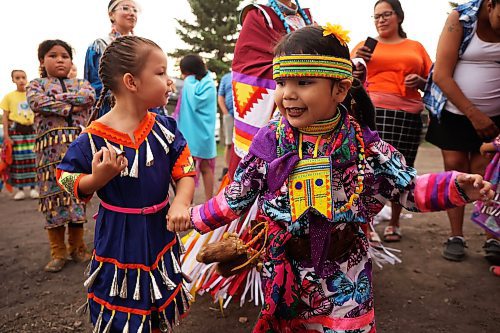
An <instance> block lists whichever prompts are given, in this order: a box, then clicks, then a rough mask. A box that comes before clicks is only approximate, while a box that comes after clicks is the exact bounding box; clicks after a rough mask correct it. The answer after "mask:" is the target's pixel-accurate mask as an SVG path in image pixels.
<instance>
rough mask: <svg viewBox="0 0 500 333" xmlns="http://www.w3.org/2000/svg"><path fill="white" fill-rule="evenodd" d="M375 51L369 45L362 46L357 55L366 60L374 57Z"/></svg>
mask: <svg viewBox="0 0 500 333" xmlns="http://www.w3.org/2000/svg"><path fill="white" fill-rule="evenodd" d="M372 54H373V51H372V50H370V48H369V47H368V46H362V47H360V48H359V49H357V50H356V57H357V58H363V59H364V60H365V61H366V62H368V61H370V60H371V59H372Z"/></svg>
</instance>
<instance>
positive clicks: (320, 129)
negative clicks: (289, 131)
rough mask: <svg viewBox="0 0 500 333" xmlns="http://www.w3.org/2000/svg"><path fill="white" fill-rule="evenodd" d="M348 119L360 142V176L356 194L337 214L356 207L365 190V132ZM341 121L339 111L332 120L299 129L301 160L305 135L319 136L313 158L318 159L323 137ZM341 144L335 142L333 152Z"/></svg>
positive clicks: (357, 163)
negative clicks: (355, 203) (356, 202)
mask: <svg viewBox="0 0 500 333" xmlns="http://www.w3.org/2000/svg"><path fill="white" fill-rule="evenodd" d="M348 117H349V118H350V119H349V122H350V123H351V124H352V125H353V126H354V130H355V133H356V134H355V136H356V140H357V142H358V159H357V161H356V165H357V169H358V175H357V179H356V187H355V189H354V193H353V194H352V195H351V196H350V197H349V200H347V202H346V203H345V204H344V205H342V206H340V207H336V208H335V209H334V211H335V213H336V214H338V213H345V212H347V211H349V210H350V209H351V208H352V206H353V205H354V202H355V201H356V200H358V199H359V196H360V195H361V193H362V192H363V189H364V185H363V181H364V178H365V168H366V158H365V143H364V140H363V132H362V130H361V126H359V124H358V123H357V122H356V121H355V120H354V119H353V118H352V117H351V116H349V115H348ZM340 119H341V113H340V111H337V114H336V115H335V116H334V117H333V118H332V119H329V120H322V121H318V122H316V123H315V124H313V125H310V126H307V127H304V128H301V129H299V147H298V153H299V158H300V159H302V135H303V134H312V135H318V139H317V140H316V144H315V147H314V154H313V158H316V157H317V154H318V147H319V142H320V141H321V137H322V135H324V134H326V133H329V132H331V131H332V130H334V129H335V128H336V127H337V125H338V124H339V122H340ZM340 144H341V142H339V140H335V143H334V147H333V150H335V149H337V148H339V147H340Z"/></svg>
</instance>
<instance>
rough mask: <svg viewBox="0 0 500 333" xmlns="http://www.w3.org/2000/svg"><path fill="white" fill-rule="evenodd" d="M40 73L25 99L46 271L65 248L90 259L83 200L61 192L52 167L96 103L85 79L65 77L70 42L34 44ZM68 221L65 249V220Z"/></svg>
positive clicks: (62, 258)
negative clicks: (31, 115)
mask: <svg viewBox="0 0 500 333" xmlns="http://www.w3.org/2000/svg"><path fill="white" fill-rule="evenodd" d="M38 60H39V61H40V73H41V78H39V79H35V80H33V81H31V82H30V83H29V85H28V88H27V98H28V102H29V105H30V107H31V109H32V110H33V111H34V112H35V128H36V131H37V132H36V133H37V139H36V147H35V151H36V162H37V180H38V184H39V188H40V204H39V209H40V211H41V212H42V213H43V214H44V215H45V222H46V223H45V229H47V232H48V236H49V241H50V249H51V251H50V252H51V260H50V261H49V263H48V264H47V265H46V266H45V271H47V272H59V271H60V270H61V269H62V268H63V267H64V265H65V262H66V258H67V250H68V251H69V255H70V256H71V258H72V259H73V260H74V261H75V262H83V261H87V260H88V259H89V254H88V253H87V247H86V245H85V242H84V241H83V223H85V222H86V216H85V204H84V203H83V202H82V201H79V200H75V199H74V197H71V196H70V195H68V194H67V193H65V192H64V191H63V190H62V189H61V188H60V187H59V186H58V185H57V182H56V167H57V164H59V162H60V161H61V160H62V157H63V156H64V154H65V153H66V150H67V149H68V146H69V145H70V143H71V142H73V141H74V140H75V139H76V138H77V136H78V135H79V134H80V132H81V130H82V127H83V125H85V123H86V122H87V120H88V118H89V115H90V109H91V107H92V105H93V103H94V100H95V98H94V96H95V95H94V89H93V88H92V87H91V86H90V83H89V82H88V81H86V80H80V79H68V74H69V72H70V70H71V65H72V61H73V52H72V49H71V47H70V46H69V45H68V44H67V43H66V42H64V41H62V40H58V39H56V40H46V41H44V42H42V43H41V44H40V45H39V47H38ZM66 224H67V225H68V249H66V244H65V240H64V238H65V230H66V228H65V225H66Z"/></svg>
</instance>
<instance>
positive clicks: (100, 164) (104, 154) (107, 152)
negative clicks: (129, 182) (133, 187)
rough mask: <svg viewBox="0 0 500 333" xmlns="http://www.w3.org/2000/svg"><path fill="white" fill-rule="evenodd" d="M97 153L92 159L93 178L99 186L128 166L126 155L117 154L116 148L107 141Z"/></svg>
mask: <svg viewBox="0 0 500 333" xmlns="http://www.w3.org/2000/svg"><path fill="white" fill-rule="evenodd" d="M106 146H107V148H106V147H102V148H101V150H99V151H98V152H97V153H95V155H94V158H93V159H92V178H93V181H94V182H95V183H94V184H97V185H98V186H99V187H102V186H104V185H106V184H107V183H108V182H109V181H110V180H111V179H113V178H115V177H116V176H118V175H119V174H120V172H122V171H123V170H124V169H125V168H126V167H127V166H128V160H127V158H126V157H125V156H124V155H119V156H117V154H116V150H115V148H113V146H112V145H111V144H110V143H106Z"/></svg>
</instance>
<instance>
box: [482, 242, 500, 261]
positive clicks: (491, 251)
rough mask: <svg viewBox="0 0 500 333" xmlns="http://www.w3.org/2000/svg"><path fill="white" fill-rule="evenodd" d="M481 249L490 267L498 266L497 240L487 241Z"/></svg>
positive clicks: (498, 244)
mask: <svg viewBox="0 0 500 333" xmlns="http://www.w3.org/2000/svg"><path fill="white" fill-rule="evenodd" d="M483 249H484V252H485V255H484V257H485V258H486V260H488V261H489V262H490V264H492V265H500V241H499V240H498V239H493V238H492V239H488V240H487V241H486V242H485V243H484V245H483Z"/></svg>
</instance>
